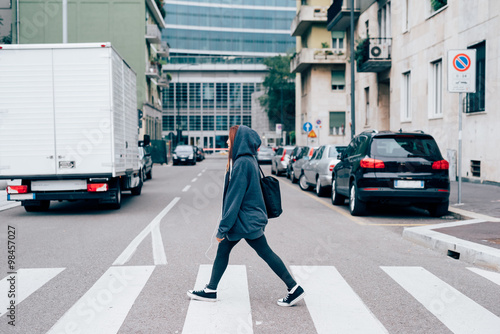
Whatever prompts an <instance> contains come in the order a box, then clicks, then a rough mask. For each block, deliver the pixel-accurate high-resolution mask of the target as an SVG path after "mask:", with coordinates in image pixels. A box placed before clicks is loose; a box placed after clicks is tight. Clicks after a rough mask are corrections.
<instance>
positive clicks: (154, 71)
mask: <svg viewBox="0 0 500 334" xmlns="http://www.w3.org/2000/svg"><path fill="white" fill-rule="evenodd" d="M146 77H147V78H149V79H158V78H159V77H160V67H159V66H158V65H157V64H156V63H149V64H148V65H147V66H146Z"/></svg>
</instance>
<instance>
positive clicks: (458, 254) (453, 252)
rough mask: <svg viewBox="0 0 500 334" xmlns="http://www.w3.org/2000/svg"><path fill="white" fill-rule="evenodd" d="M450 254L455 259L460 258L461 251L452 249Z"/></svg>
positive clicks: (449, 251)
mask: <svg viewBox="0 0 500 334" xmlns="http://www.w3.org/2000/svg"><path fill="white" fill-rule="evenodd" d="M448 256H449V257H451V258H453V259H455V260H458V259H460V253H459V252H455V251H452V250H448Z"/></svg>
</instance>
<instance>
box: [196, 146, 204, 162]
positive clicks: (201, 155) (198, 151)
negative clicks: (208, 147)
mask: <svg viewBox="0 0 500 334" xmlns="http://www.w3.org/2000/svg"><path fill="white" fill-rule="evenodd" d="M194 150H195V152H196V161H203V160H205V151H203V149H202V148H201V147H198V146H194Z"/></svg>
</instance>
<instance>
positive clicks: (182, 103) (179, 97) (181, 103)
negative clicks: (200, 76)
mask: <svg viewBox="0 0 500 334" xmlns="http://www.w3.org/2000/svg"><path fill="white" fill-rule="evenodd" d="M175 99H176V102H177V108H187V99H188V96H187V83H182V82H181V83H179V82H178V83H176V85H175Z"/></svg>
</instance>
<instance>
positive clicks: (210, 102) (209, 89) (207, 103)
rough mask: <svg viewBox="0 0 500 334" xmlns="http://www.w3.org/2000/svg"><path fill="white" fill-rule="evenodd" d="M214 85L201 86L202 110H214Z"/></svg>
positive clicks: (205, 84)
mask: <svg viewBox="0 0 500 334" xmlns="http://www.w3.org/2000/svg"><path fill="white" fill-rule="evenodd" d="M214 99H215V94H214V84H213V83H204V84H203V108H204V109H213V108H214Z"/></svg>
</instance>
